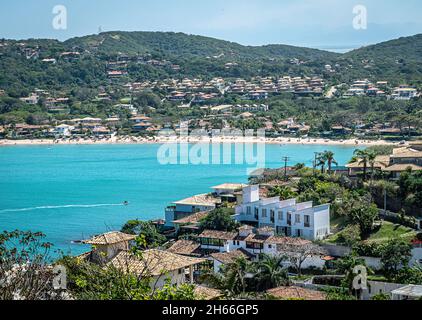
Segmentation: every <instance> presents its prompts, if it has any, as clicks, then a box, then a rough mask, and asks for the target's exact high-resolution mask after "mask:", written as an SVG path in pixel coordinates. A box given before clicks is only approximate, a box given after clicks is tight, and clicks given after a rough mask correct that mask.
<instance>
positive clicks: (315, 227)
mask: <svg viewBox="0 0 422 320" xmlns="http://www.w3.org/2000/svg"><path fill="white" fill-rule="evenodd" d="M236 220H237V221H239V222H241V223H247V224H254V225H257V226H258V227H259V228H262V227H271V228H274V229H275V231H276V234H278V235H284V236H287V237H300V238H304V239H309V240H321V239H324V238H325V237H327V236H328V235H329V234H330V205H329V204H325V205H321V206H316V207H314V206H313V204H312V202H305V203H297V202H296V199H290V200H285V201H281V200H280V198H279V197H275V198H267V199H261V198H260V195H259V186H257V185H253V186H248V187H246V188H244V189H243V199H242V203H241V204H239V205H238V206H237V207H236Z"/></svg>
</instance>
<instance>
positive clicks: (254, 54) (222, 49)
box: [64, 31, 337, 59]
mask: <svg viewBox="0 0 422 320" xmlns="http://www.w3.org/2000/svg"><path fill="white" fill-rule="evenodd" d="M64 44H65V45H68V46H79V47H81V48H84V49H92V48H96V49H98V50H99V51H100V52H108V53H118V52H123V53H126V54H137V53H147V52H151V51H158V52H162V53H164V54H169V55H185V56H202V57H203V56H217V55H220V54H222V53H223V54H225V55H227V56H236V57H241V58H250V59H253V58H255V59H256V58H269V57H273V56H278V57H283V58H309V57H313V58H325V57H330V58H334V57H336V56H337V54H336V53H333V52H329V51H324V50H318V49H310V48H303V47H295V46H290V45H279V44H270V45H265V46H243V45H241V44H238V43H235V42H229V41H225V40H218V39H215V38H210V37H204V36H198V35H187V34H184V33H174V32H141V31H140V32H122V31H117V32H106V33H101V34H99V35H91V36H85V37H80V38H72V39H69V40H67V41H65V42H64Z"/></svg>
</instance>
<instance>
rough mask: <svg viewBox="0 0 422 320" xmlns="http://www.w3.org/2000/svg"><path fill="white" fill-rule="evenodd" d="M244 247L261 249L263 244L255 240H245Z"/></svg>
mask: <svg viewBox="0 0 422 320" xmlns="http://www.w3.org/2000/svg"><path fill="white" fill-rule="evenodd" d="M246 248H247V249H253V250H262V249H263V248H264V244H263V243H255V242H246Z"/></svg>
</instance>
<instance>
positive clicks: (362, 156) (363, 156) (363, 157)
mask: <svg viewBox="0 0 422 320" xmlns="http://www.w3.org/2000/svg"><path fill="white" fill-rule="evenodd" d="M370 154H371V153H370V152H368V151H367V150H355V152H354V155H355V156H356V157H357V158H358V159H359V160H358V161H359V164H361V163H362V164H363V180H366V176H367V172H368V161H369V156H370Z"/></svg>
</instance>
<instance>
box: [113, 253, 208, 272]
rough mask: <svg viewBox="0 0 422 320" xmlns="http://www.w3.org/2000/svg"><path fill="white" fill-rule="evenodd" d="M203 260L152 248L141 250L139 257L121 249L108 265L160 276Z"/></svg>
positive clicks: (123, 269) (127, 270)
mask: <svg viewBox="0 0 422 320" xmlns="http://www.w3.org/2000/svg"><path fill="white" fill-rule="evenodd" d="M204 261H205V260H204V259H198V258H190V257H186V256H182V255H178V254H174V253H171V252H168V251H162V250H156V249H152V250H146V251H143V252H142V255H141V256H140V257H137V256H134V255H133V254H131V253H130V252H128V251H121V252H120V253H119V254H118V255H117V256H116V257H115V258H113V259H112V260H111V261H110V262H109V263H108V265H109V266H114V267H115V268H117V269H120V270H122V271H124V272H130V273H135V274H138V275H140V274H145V275H151V276H161V275H163V274H165V273H167V272H169V271H173V270H178V269H182V268H186V267H189V266H192V265H196V264H199V263H202V262H204Z"/></svg>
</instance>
